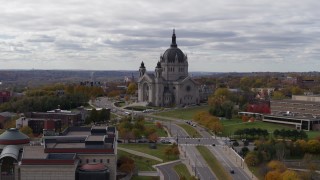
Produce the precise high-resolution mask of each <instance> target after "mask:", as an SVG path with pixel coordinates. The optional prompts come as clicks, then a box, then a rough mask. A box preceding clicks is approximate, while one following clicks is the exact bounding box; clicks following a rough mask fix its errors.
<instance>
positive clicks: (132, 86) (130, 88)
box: [127, 82, 137, 95]
mask: <svg viewBox="0 0 320 180" xmlns="http://www.w3.org/2000/svg"><path fill="white" fill-rule="evenodd" d="M136 90H137V85H136V83H133V82H132V83H130V84H129V86H128V89H127V94H130V95H134V94H135V93H136Z"/></svg>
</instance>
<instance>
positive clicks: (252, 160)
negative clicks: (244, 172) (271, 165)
mask: <svg viewBox="0 0 320 180" xmlns="http://www.w3.org/2000/svg"><path fill="white" fill-rule="evenodd" d="M244 161H245V162H246V164H247V165H248V166H255V165H257V164H259V159H258V154H257V153H256V152H249V153H248V154H247V155H246V157H245V158H244Z"/></svg>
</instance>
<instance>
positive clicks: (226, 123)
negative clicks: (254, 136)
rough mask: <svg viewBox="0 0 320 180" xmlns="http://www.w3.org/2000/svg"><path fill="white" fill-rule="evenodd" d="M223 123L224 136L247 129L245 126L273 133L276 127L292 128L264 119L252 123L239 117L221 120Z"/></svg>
mask: <svg viewBox="0 0 320 180" xmlns="http://www.w3.org/2000/svg"><path fill="white" fill-rule="evenodd" d="M220 122H221V123H222V125H223V131H222V136H229V135H232V134H233V133H234V132H235V131H236V130H238V129H245V128H261V129H267V130H268V132H269V133H270V132H271V133H273V131H274V130H276V129H292V128H290V127H288V126H285V125H281V124H273V123H267V122H262V121H255V122H252V123H250V122H249V123H243V122H242V120H239V119H231V120H221V121H220Z"/></svg>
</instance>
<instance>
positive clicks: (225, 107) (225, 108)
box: [221, 101, 234, 119]
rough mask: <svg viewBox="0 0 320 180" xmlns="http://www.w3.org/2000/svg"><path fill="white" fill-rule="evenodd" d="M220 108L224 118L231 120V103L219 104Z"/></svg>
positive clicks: (232, 104) (232, 106)
mask: <svg viewBox="0 0 320 180" xmlns="http://www.w3.org/2000/svg"><path fill="white" fill-rule="evenodd" d="M221 108H222V111H223V114H224V117H225V118H227V119H231V118H232V114H233V108H234V103H233V102H231V101H225V102H223V103H222V104H221Z"/></svg>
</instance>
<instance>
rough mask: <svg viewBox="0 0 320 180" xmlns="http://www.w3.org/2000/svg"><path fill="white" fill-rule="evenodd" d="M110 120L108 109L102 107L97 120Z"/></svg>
mask: <svg viewBox="0 0 320 180" xmlns="http://www.w3.org/2000/svg"><path fill="white" fill-rule="evenodd" d="M107 120H110V110H109V111H108V110H107V109H105V108H103V109H102V110H101V111H100V113H99V122H103V121H107Z"/></svg>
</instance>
